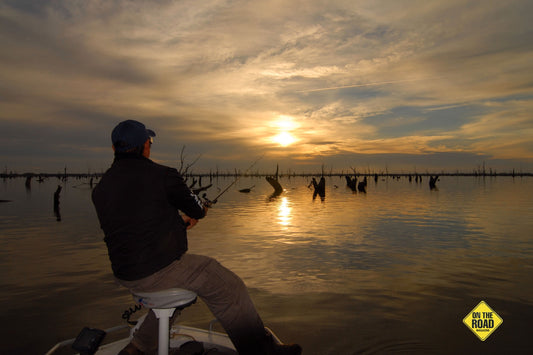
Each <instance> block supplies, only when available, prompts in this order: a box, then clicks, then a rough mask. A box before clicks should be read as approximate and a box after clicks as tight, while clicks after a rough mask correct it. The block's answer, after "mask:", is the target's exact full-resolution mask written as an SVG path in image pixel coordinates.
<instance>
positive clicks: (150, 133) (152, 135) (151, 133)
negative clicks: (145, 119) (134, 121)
mask: <svg viewBox="0 0 533 355" xmlns="http://www.w3.org/2000/svg"><path fill="white" fill-rule="evenodd" d="M146 133H148V136H149V137H155V132H154V131H152V130H151V129H148V128H147V129H146Z"/></svg>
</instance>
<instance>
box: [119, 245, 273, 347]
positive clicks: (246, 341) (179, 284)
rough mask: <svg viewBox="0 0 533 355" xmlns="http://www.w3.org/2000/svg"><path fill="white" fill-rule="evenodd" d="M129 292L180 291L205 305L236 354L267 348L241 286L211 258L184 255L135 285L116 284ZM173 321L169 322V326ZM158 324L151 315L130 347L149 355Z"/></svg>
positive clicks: (249, 300)
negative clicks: (187, 292) (196, 298)
mask: <svg viewBox="0 0 533 355" xmlns="http://www.w3.org/2000/svg"><path fill="white" fill-rule="evenodd" d="M118 282H119V283H120V284H121V285H122V286H124V287H126V288H128V289H130V291H131V292H136V291H137V292H154V291H160V290H164V289H169V288H183V289H187V290H190V291H193V292H196V294H197V295H198V296H199V297H200V298H201V299H202V300H203V301H204V302H205V303H206V305H207V306H208V308H209V310H210V311H211V312H212V313H213V315H214V316H215V317H216V318H217V319H218V321H219V322H220V324H221V325H222V326H223V327H224V329H225V330H226V332H227V333H228V335H229V337H230V339H231V340H232V342H233V344H234V345H235V348H236V349H237V351H238V352H239V354H261V353H263V352H264V351H265V350H264V349H265V347H266V346H267V343H268V339H267V336H266V332H265V328H264V325H263V321H262V320H261V318H260V317H259V314H258V313H257V311H256V309H255V306H254V304H253V302H252V300H251V298H250V296H249V294H248V290H247V288H246V285H245V284H244V282H243V281H242V280H241V279H240V278H239V277H238V276H237V275H236V274H234V273H233V272H232V271H230V270H228V269H226V268H225V267H223V266H222V265H221V264H220V263H219V262H218V261H216V260H215V259H213V258H210V257H207V256H202V255H194V254H184V255H182V257H181V258H180V259H179V260H176V261H174V262H173V263H172V264H170V265H168V266H167V267H165V268H163V269H161V270H159V271H157V272H156V273H154V274H152V275H150V276H148V277H145V278H143V279H140V280H135V281H124V280H118ZM172 321H173V319H172V320H171V322H172ZM157 336H158V321H157V318H156V317H155V314H154V313H153V312H152V311H150V312H149V313H148V315H147V316H146V318H145V321H144V322H143V324H142V325H141V327H140V328H139V330H138V331H136V332H135V333H134V335H133V340H132V343H133V344H134V345H135V346H136V347H137V348H138V349H139V350H141V351H143V352H146V353H149V352H151V351H154V350H155V349H156V348H157V339H158V338H157Z"/></svg>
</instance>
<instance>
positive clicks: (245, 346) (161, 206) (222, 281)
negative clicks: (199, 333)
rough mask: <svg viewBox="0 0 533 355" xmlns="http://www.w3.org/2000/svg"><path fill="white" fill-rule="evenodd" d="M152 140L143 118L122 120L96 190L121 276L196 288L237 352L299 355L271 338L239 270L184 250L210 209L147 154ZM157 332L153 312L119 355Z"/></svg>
mask: <svg viewBox="0 0 533 355" xmlns="http://www.w3.org/2000/svg"><path fill="white" fill-rule="evenodd" d="M152 137H155V133H154V132H153V131H152V130H149V129H146V127H145V126H144V124H142V123H140V122H137V121H133V120H127V121H123V122H121V123H119V124H118V125H117V126H116V127H115V128H114V129H113V132H112V134H111V140H112V142H113V150H114V151H115V159H114V161H113V164H112V166H111V168H110V169H109V170H107V171H106V172H105V174H104V176H103V177H102V179H101V180H100V182H99V183H98V185H97V186H96V187H95V189H94V190H93V195H92V199H93V203H94V205H95V208H96V212H97V215H98V219H99V221H100V225H101V227H102V229H103V231H104V234H105V238H104V240H105V242H106V244H107V248H108V253H109V258H110V260H111V267H112V269H113V273H114V275H115V277H116V279H117V281H118V282H119V283H120V284H121V285H123V286H124V287H126V288H128V289H130V291H132V292H135V291H137V292H143V291H144V292H151V291H158V290H163V289H169V288H174V287H177V288H184V289H188V290H191V291H194V292H196V293H197V294H198V296H199V297H200V298H202V299H203V301H204V302H205V303H206V305H207V306H208V307H209V309H210V310H211V312H212V313H213V314H214V315H215V317H216V318H217V319H218V320H219V321H220V323H221V324H222V326H223V327H224V329H225V330H226V332H227V333H228V335H229V337H230V338H231V340H232V342H233V344H234V345H235V347H236V349H237V351H238V352H239V354H254V355H255V354H300V353H301V348H300V346H299V345H276V344H274V342H273V341H272V338H271V337H269V336H267V334H266V332H265V329H264V325H263V322H262V320H261V318H260V317H259V315H258V314H257V311H256V309H255V306H254V305H253V303H252V300H251V299H250V296H249V295H248V291H247V289H246V286H245V285H244V283H243V281H242V280H241V279H240V278H239V277H238V276H237V275H235V274H234V273H233V272H231V271H230V270H228V269H226V268H224V267H223V266H222V265H220V264H219V263H218V262H217V261H216V260H215V259H213V258H210V257H206V256H201V255H193V254H187V253H186V252H187V229H190V228H192V227H193V226H194V225H196V223H198V220H199V219H201V218H203V217H205V215H206V213H207V207H206V206H204V205H203V204H202V202H201V201H200V200H199V199H198V197H197V196H196V195H195V194H194V193H192V192H191V191H190V189H189V188H188V187H187V185H186V184H185V182H184V180H183V178H182V177H181V176H180V174H179V173H178V172H177V170H176V169H173V168H170V167H166V166H163V165H159V164H156V163H154V162H153V161H151V160H150V159H149V157H150V150H151V145H152ZM178 211H181V212H182V215H180V214H179V212H178ZM157 329H158V323H157V319H156V317H155V315H154V313H153V312H152V311H150V312H149V313H148V315H147V317H146V319H145V321H144V322H143V324H142V325H141V327H140V329H139V330H138V331H137V332H136V333H135V334H134V336H133V339H132V341H131V343H130V344H128V346H126V347H125V348H124V349H123V350H122V351H121V352H120V355H128V354H130V355H131V354H144V353H150V352H153V351H155V350H156V348H157Z"/></svg>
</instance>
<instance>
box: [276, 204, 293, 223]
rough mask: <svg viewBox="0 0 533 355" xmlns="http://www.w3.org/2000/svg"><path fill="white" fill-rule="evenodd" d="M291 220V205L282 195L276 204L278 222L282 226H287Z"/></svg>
mask: <svg viewBox="0 0 533 355" xmlns="http://www.w3.org/2000/svg"><path fill="white" fill-rule="evenodd" d="M291 220H292V207H291V206H290V202H289V199H288V198H287V197H286V196H283V197H282V198H281V199H280V201H279V204H278V223H279V224H280V225H281V226H283V227H286V228H287V227H288V226H289V225H290V224H291Z"/></svg>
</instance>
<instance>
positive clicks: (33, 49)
mask: <svg viewBox="0 0 533 355" xmlns="http://www.w3.org/2000/svg"><path fill="white" fill-rule="evenodd" d="M532 13H533V2H532V1H529V0H506V1H501V0H498V1H493V0H484V1H466V0H432V1H427V0H420V1H417V0H394V1H393V0H389V1H385V0H346V1H340V0H329V1H318V0H308V1H297V0H296V1H293V0H291V1H286V0H261V1H254V0H251V1H241V0H236V1H233V0H209V1H204V0H190V1H189V0H183V1H137V0H132V1H118V0H116V1H111V0H94V1H92V0H78V1H76V0H63V1H61V0H57V1H46V0H42V1H27V0H12V1H9V0H3V1H1V0H0V132H1V133H2V137H1V138H0V163H1V164H2V166H0V170H1V171H2V172H4V171H8V172H11V171H12V172H18V173H23V172H30V171H31V172H37V173H38V172H48V173H56V172H60V171H61V172H63V171H64V169H65V168H67V169H68V172H83V173H85V172H102V171H104V170H105V169H107V168H108V167H109V166H110V164H111V163H112V161H113V152H112V149H111V138H110V137H111V131H112V129H113V128H114V127H115V125H116V124H118V123H119V122H121V121H123V120H126V119H134V120H138V121H140V122H143V123H144V124H145V125H146V126H147V127H148V128H151V129H153V130H154V131H155V132H156V134H157V136H156V137H155V139H154V144H153V146H152V155H151V158H152V159H153V160H154V161H156V162H159V163H162V164H165V165H169V166H173V167H179V164H180V161H181V158H183V160H184V161H185V162H193V161H194V162H195V163H194V165H193V166H192V167H191V172H198V173H200V172H209V171H215V170H219V171H226V170H228V171H233V169H238V170H240V171H245V170H246V169H248V168H249V167H250V166H251V165H252V163H253V162H255V161H257V160H258V159H259V160H258V162H257V163H256V164H255V165H254V166H253V171H259V172H270V171H274V170H275V168H276V165H277V164H279V168H280V171H282V172H284V171H291V172H313V171H320V170H321V169H322V168H324V169H326V170H328V171H329V170H334V171H353V170H356V171H361V172H367V171H371V172H374V171H375V172H383V171H388V172H432V171H439V172H440V171H450V172H456V171H460V172H472V171H473V170H476V169H479V168H480V167H482V166H483V165H484V166H486V168H487V169H489V168H490V169H494V171H497V172H507V171H511V170H512V169H515V170H516V171H523V172H533V141H532V138H533V113H532V112H533V110H532V109H533V41H532V40H531V39H532V38H533V21H531V14H532ZM182 151H183V155H181V153H180V152H182Z"/></svg>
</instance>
